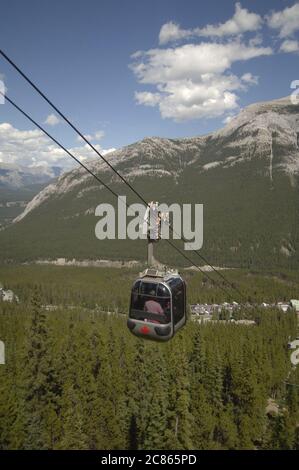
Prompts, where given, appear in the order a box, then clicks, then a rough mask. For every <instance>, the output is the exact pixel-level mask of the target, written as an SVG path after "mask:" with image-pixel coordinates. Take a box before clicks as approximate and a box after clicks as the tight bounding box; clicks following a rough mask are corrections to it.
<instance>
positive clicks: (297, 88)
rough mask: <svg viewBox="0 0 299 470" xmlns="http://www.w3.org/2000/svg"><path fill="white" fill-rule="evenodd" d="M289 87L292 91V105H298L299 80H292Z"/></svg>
mask: <svg viewBox="0 0 299 470" xmlns="http://www.w3.org/2000/svg"><path fill="white" fill-rule="evenodd" d="M290 87H291V88H292V89H294V91H292V93H291V102H292V104H299V96H298V95H299V80H293V81H292V82H291V85H290Z"/></svg>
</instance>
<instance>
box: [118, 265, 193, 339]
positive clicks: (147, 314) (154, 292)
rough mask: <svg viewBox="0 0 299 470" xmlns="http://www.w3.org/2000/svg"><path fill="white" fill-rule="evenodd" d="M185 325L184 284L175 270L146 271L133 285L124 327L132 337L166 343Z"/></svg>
mask: <svg viewBox="0 0 299 470" xmlns="http://www.w3.org/2000/svg"><path fill="white" fill-rule="evenodd" d="M185 323H186V285H185V282H184V280H183V279H182V278H181V276H180V275H179V274H178V273H177V272H176V271H169V272H167V273H163V272H160V271H157V270H155V269H147V270H146V271H145V272H144V273H142V274H141V275H140V276H139V278H137V279H136V281H135V282H134V284H133V287H132V293H131V302H130V311H129V318H128V321H127V325H128V328H129V330H130V331H131V332H132V333H133V334H134V335H136V336H141V337H143V338H148V339H152V340H156V341H168V340H169V339H171V338H172V337H173V336H174V334H175V333H176V332H177V331H178V330H179V329H180V328H182V327H183V326H184V325H185Z"/></svg>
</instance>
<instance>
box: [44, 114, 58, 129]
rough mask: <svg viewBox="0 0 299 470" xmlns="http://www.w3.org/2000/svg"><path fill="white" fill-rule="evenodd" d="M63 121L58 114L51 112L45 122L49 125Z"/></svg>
mask: <svg viewBox="0 0 299 470" xmlns="http://www.w3.org/2000/svg"><path fill="white" fill-rule="evenodd" d="M60 122H61V121H60V119H59V118H58V117H57V116H56V114H49V116H48V117H47V119H46V120H45V122H44V124H48V125H49V126H56V125H57V124H59V123H60Z"/></svg>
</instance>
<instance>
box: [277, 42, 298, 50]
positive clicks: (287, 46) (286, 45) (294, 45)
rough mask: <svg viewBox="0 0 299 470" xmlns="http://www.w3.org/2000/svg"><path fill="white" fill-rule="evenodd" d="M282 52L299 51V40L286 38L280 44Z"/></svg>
mask: <svg viewBox="0 0 299 470" xmlns="http://www.w3.org/2000/svg"><path fill="white" fill-rule="evenodd" d="M279 50H280V52H286V53H288V52H299V41H296V40H295V39H286V40H285V41H283V42H282V44H281V46H280V49H279Z"/></svg>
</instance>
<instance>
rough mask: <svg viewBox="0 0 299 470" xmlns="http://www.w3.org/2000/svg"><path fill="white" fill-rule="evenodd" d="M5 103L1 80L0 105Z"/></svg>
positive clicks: (3, 87) (3, 86) (0, 81)
mask: <svg viewBox="0 0 299 470" xmlns="http://www.w3.org/2000/svg"><path fill="white" fill-rule="evenodd" d="M4 103H5V85H4V82H3V81H2V80H0V104H4Z"/></svg>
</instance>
